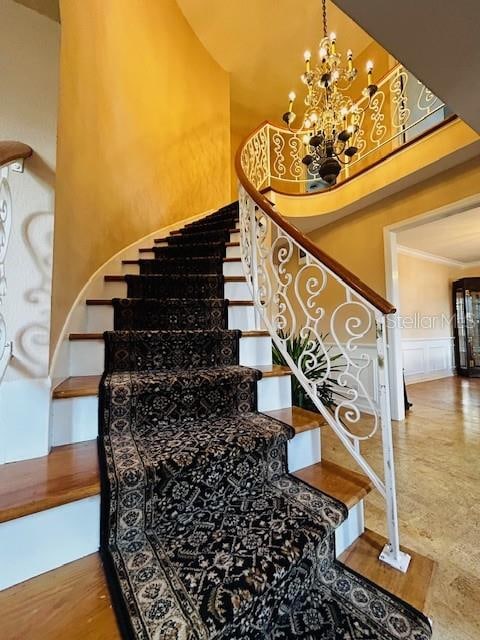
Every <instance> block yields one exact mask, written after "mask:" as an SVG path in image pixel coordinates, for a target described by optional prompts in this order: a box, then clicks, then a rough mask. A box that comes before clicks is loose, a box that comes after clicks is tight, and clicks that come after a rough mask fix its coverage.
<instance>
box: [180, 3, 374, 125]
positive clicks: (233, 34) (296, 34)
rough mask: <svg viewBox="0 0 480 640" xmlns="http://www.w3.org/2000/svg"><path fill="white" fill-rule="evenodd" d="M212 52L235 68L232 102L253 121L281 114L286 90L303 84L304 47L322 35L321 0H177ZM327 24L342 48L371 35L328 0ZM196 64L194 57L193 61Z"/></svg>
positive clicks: (362, 43) (357, 46) (360, 44)
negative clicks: (294, 0) (301, 77)
mask: <svg viewBox="0 0 480 640" xmlns="http://www.w3.org/2000/svg"><path fill="white" fill-rule="evenodd" d="M177 3H178V5H179V6H180V8H181V10H182V12H183V14H184V15H185V17H186V19H187V20H188V22H189V23H190V25H191V27H192V29H193V30H194V31H195V33H196V34H197V36H198V37H199V38H200V40H201V42H202V43H203V45H204V46H205V48H206V49H207V50H208V51H209V52H210V54H211V55H212V57H213V58H214V59H215V60H216V61H217V62H218V63H219V64H220V65H221V66H222V67H223V68H224V69H225V70H227V71H229V72H230V73H231V94H232V103H233V104H234V105H235V106H236V107H237V109H238V110H240V112H242V111H243V112H244V113H245V116H246V118H247V119H248V120H249V123H250V125H251V120H252V116H253V115H254V117H255V121H256V122H257V123H259V122H261V121H262V120H264V119H266V118H274V117H275V116H277V118H281V114H282V113H283V112H284V111H285V110H286V107H287V104H288V101H287V95H288V93H289V91H291V90H292V89H296V88H297V89H299V85H300V81H299V76H300V74H301V73H302V72H303V65H304V62H303V52H304V51H305V49H310V50H311V51H312V52H315V51H317V49H318V43H319V41H320V39H321V37H322V11H321V2H320V0H313V1H312V2H308V3H307V2H301V3H295V2H292V0H202V1H201V2H199V0H177ZM327 6H328V29H329V32H330V31H334V32H335V33H336V34H337V38H338V40H337V42H338V46H339V49H343V50H346V49H348V48H351V49H352V50H353V51H354V54H359V53H360V52H361V51H362V50H363V49H365V47H366V46H367V45H368V44H370V43H371V41H372V39H371V38H370V36H368V35H367V34H366V33H365V31H363V30H362V29H361V28H360V27H358V26H357V25H356V24H355V23H354V22H353V21H352V20H351V19H350V18H348V17H347V16H346V15H345V14H344V13H342V12H341V11H340V10H339V9H338V8H337V7H336V6H335V5H334V4H332V3H331V2H328V5H327ZM192 69H193V62H192Z"/></svg>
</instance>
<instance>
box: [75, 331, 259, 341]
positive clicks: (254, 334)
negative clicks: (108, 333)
mask: <svg viewBox="0 0 480 640" xmlns="http://www.w3.org/2000/svg"><path fill="white" fill-rule="evenodd" d="M269 335H270V334H269V333H268V331H242V338H266V337H267V336H269ZM68 339H69V340H70V342H77V341H79V340H103V333H88V332H85V333H70V334H69V336H68Z"/></svg>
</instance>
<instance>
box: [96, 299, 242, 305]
mask: <svg viewBox="0 0 480 640" xmlns="http://www.w3.org/2000/svg"><path fill="white" fill-rule="evenodd" d="M112 301H113V298H89V299H87V300H86V301H85V304H86V305H87V306H89V307H111V306H112ZM161 302H162V301H161V300H159V304H161ZM227 302H228V306H229V307H253V301H252V300H227Z"/></svg>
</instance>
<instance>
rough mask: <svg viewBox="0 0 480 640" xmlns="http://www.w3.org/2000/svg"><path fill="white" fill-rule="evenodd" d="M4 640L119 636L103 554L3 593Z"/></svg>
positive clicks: (0, 630) (109, 639) (115, 639)
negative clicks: (102, 560) (102, 558)
mask: <svg viewBox="0 0 480 640" xmlns="http://www.w3.org/2000/svg"><path fill="white" fill-rule="evenodd" d="M0 611H1V622H0V637H1V638H2V640H67V639H68V640H120V638H121V636H120V632H119V631H118V627H117V623H116V620H115V615H114V612H113V609H112V604H111V601H110V596H109V593H108V588H107V584H106V582H105V577H104V574H103V568H102V564H101V561H100V555H99V554H98V553H94V554H92V555H90V556H87V557H86V558H82V559H81V560H77V561H75V562H70V563H69V564H66V565H65V566H63V567H60V569H55V570H54V571H49V572H48V573H44V574H43V575H41V576H38V577H37V578H33V579H32V580H28V581H27V582H24V583H22V584H19V585H17V586H16V587H12V588H10V589H7V590H5V591H1V592H0Z"/></svg>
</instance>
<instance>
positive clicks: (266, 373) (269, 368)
mask: <svg viewBox="0 0 480 640" xmlns="http://www.w3.org/2000/svg"><path fill="white" fill-rule="evenodd" d="M251 368H252V369H257V370H258V371H261V372H262V378H275V377H278V376H289V375H291V373H292V372H291V370H290V369H289V367H284V366H282V365H280V364H271V365H270V364H258V365H256V366H255V367H251Z"/></svg>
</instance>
